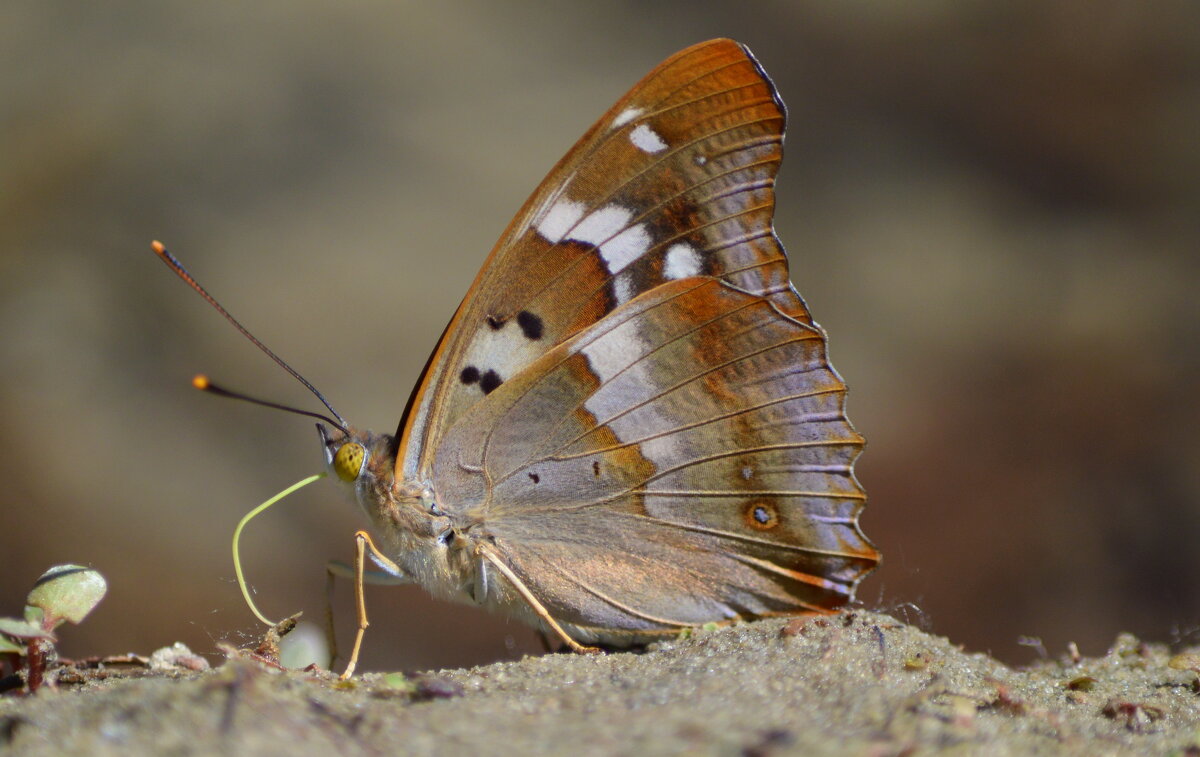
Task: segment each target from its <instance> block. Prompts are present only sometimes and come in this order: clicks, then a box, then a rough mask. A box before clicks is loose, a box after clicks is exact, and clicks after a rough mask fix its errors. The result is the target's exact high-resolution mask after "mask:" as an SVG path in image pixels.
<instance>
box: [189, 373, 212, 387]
mask: <svg viewBox="0 0 1200 757" xmlns="http://www.w3.org/2000/svg"><path fill="white" fill-rule="evenodd" d="M192 386H194V387H196V388H197V389H200V390H204V389H208V386H209V384H208V376H205V375H204V374H203V373H197V374H196V376H195V377H194V378H193V379H192Z"/></svg>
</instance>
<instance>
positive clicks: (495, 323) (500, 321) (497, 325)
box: [484, 315, 508, 331]
mask: <svg viewBox="0 0 1200 757" xmlns="http://www.w3.org/2000/svg"><path fill="white" fill-rule="evenodd" d="M484 320H486V321H487V325H489V326H491V327H492V331H499V330H500V329H501V328H503V327H504V324H505V323H507V322H508V319H507V318H497V317H496V316H494V315H489V316H488V317H487V318H485V319H484Z"/></svg>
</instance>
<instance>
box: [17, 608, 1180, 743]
mask: <svg viewBox="0 0 1200 757" xmlns="http://www.w3.org/2000/svg"><path fill="white" fill-rule="evenodd" d="M194 663H195V658H194V657H189V656H188V655H187V654H182V655H181V654H175V655H173V656H172V655H168V657H167V659H166V661H162V660H161V659H160V660H159V661H158V662H156V664H155V665H154V666H153V669H151V666H138V665H130V666H125V665H112V664H109V665H104V666H99V667H93V668H90V669H88V670H84V671H79V670H76V669H73V668H64V669H61V670H60V671H57V672H58V682H57V684H56V685H55V686H53V687H49V686H47V687H43V688H42V689H41V690H39V691H38V692H37V693H36V694H34V695H32V696H20V695H17V694H16V693H14V692H10V693H9V695H7V696H4V697H0V752H3V753H5V754H9V753H11V754H21V755H85V754H86V755H118V754H119V755H128V754H172V755H176V754H177V755H187V754H237V755H275V754H288V755H318V754H319V755H328V754H347V755H357V754H367V755H376V754H378V755H383V754H397V753H405V754H454V755H457V754H520V755H537V754H605V755H608V754H638V755H643V754H680V753H688V754H730V755H776V754H780V755H782V754H817V755H825V754H829V755H833V754H837V755H846V754H862V755H900V754H928V753H936V752H950V753H954V754H988V755H1006V754H1013V755H1018V754H1019V755H1030V754H1080V755H1084V754H1086V755H1096V754H1114V755H1120V754H1131V755H1132V754H1138V755H1145V754H1156V755H1169V754H1176V755H1200V683H1198V682H1197V678H1198V672H1197V667H1200V648H1193V649H1190V650H1175V651H1171V650H1169V649H1168V648H1167V647H1166V646H1163V645H1158V644H1147V643H1143V642H1141V641H1139V640H1137V639H1135V638H1133V637H1131V636H1125V635H1123V636H1121V637H1119V638H1118V639H1117V640H1116V641H1115V643H1114V644H1113V646H1112V648H1111V649H1110V651H1109V652H1108V653H1107V654H1106V655H1105V656H1103V657H1100V658H1094V659H1081V660H1071V659H1062V660H1058V661H1046V662H1045V663H1043V664H1040V665H1037V666H1035V667H1032V668H1028V669H1024V670H1013V669H1011V668H1008V667H1006V666H1005V665H1003V664H1001V663H999V662H997V661H996V660H994V659H992V658H990V657H987V656H985V655H982V654H970V653H966V652H964V651H962V650H961V649H959V648H958V647H956V646H955V645H953V644H951V643H950V642H949V641H947V640H946V639H944V638H939V637H935V636H931V635H930V634H928V633H926V632H924V631H921V630H919V629H917V628H914V627H912V626H909V625H905V624H904V623H901V622H899V621H897V620H895V619H893V618H891V617H889V616H886V615H882V614H877V613H870V612H861V611H860V612H852V613H845V614H841V615H834V616H830V617H827V618H820V619H815V620H813V619H810V620H808V621H807V622H802V621H798V620H793V621H786V620H772V621H762V622H757V623H750V624H746V625H741V626H737V627H733V628H725V629H720V630H714V631H700V632H696V633H694V634H692V635H691V636H690V637H689V638H683V639H678V640H673V641H669V642H663V643H659V644H656V645H653V646H652V647H650V648H649V649H648V650H646V651H645V652H643V653H612V654H605V655H598V656H577V655H572V654H553V655H547V656H543V657H529V658H526V659H523V660H520V661H518V662H504V663H496V664H493V665H487V666H483V667H477V668H471V669H463V670H439V671H434V672H423V673H411V674H405V675H401V674H397V673H393V674H379V673H368V674H364V675H361V676H359V677H356V678H355V679H354V680H352V681H349V682H339V681H338V680H337V678H336V676H334V675H332V674H328V673H324V672H318V673H313V672H300V671H281V670H278V669H276V668H274V667H272V666H270V665H268V664H264V663H263V662H261V661H259V660H256V659H254V658H253V657H252V656H250V655H248V654H246V653H237V652H233V651H230V652H229V658H228V659H227V661H226V662H225V663H224V664H222V665H221V666H219V667H217V668H216V669H213V670H207V671H200V672H195V671H189V670H187V667H188V665H193V666H194Z"/></svg>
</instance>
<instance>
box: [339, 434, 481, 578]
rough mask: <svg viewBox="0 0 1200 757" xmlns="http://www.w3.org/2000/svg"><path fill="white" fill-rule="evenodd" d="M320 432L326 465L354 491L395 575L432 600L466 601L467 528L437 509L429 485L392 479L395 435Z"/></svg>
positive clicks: (470, 571) (471, 575) (471, 573)
mask: <svg viewBox="0 0 1200 757" xmlns="http://www.w3.org/2000/svg"><path fill="white" fill-rule="evenodd" d="M320 430H321V441H322V445H323V447H324V452H325V462H326V466H327V467H328V468H329V471H330V473H332V474H333V475H334V476H336V477H337V478H338V479H339V480H341V481H342V482H344V483H346V484H348V485H350V487H351V488H352V489H353V491H354V495H355V499H356V500H357V501H358V503H359V506H360V507H361V508H362V510H363V512H364V513H365V514H366V516H367V518H368V519H369V520H370V522H371V525H372V526H373V529H372V530H373V532H374V534H375V535H376V536H377V537H378V538H379V540H380V542H381V543H380V544H379V546H380V547H381V548H382V550H383V552H384V553H386V554H387V555H389V556H390V557H391V558H392V559H393V560H394V561H395V563H396V567H398V568H399V569H400V571H401V572H400V574H399V575H398V577H401V578H404V579H406V580H408V581H410V582H412V583H417V584H421V585H422V586H424V587H426V589H428V590H429V591H430V592H431V593H432V594H434V595H436V596H440V597H443V598H448V599H457V600H469V598H470V594H471V586H472V584H473V583H474V568H473V566H474V562H475V561H473V560H471V559H470V556H469V550H468V549H467V546H468V541H469V540H468V539H467V538H465V531H466V530H467V527H468V524H466V523H462V522H457V521H458V520H460V519H455V518H453V517H451V516H450V515H448V514H446V513H445V512H442V511H441V510H439V509H438V506H437V504H436V500H435V497H434V493H433V490H432V488H431V487H430V486H429V485H428V483H425V482H419V481H403V480H401V481H397V480H396V478H395V474H394V470H395V462H396V451H395V445H394V443H393V437H391V436H390V435H388V434H376V433H374V432H371V431H357V430H355V429H352V428H351V429H347V430H345V431H343V430H341V429H332V430H330V429H327V428H325V427H324V426H321V427H320ZM383 567H385V568H386V566H383Z"/></svg>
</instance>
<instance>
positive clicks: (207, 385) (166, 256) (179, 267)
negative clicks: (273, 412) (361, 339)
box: [150, 241, 349, 431]
mask: <svg viewBox="0 0 1200 757" xmlns="http://www.w3.org/2000/svg"><path fill="white" fill-rule="evenodd" d="M150 248H151V249H152V250H154V254H155V255H157V256H158V257H159V259H160V260H162V262H164V263H166V264H167V268H170V269H171V270H172V271H174V272H175V275H176V276H178V277H179V278H181V279H183V280H184V282H185V283H186V284H187V285H188V286H190V287H191V288H192V289H194V290H196V293H197V294H199V295H200V296H201V297H203V298H204V300H205V302H207V303H208V304H209V305H212V306H213V308H215V309H216V311H217V312H218V313H220V314H221V315H223V316H225V320H227V321H229V322H230V323H232V324H233V327H234V328H235V329H237V330H238V331H240V332H241V334H242V336H244V337H246V338H247V339H249V340H250V341H251V343H253V344H254V346H255V347H258V348H259V349H260V350H262V351H263V352H265V353H266V354H267V357H269V358H271V359H272V360H274V361H275V362H276V363H277V364H278V365H279V366H280V367H281V368H283V369H284V370H285V371H287V372H288V373H290V374H291V375H292V376H293V377H294V378H295V379H296V380H297V381H299V382H300V383H301V384H304V386H305V388H306V389H308V391H310V392H312V393H313V396H315V397H316V398H317V399H319V400H320V401H321V404H322V405H324V406H325V407H326V408H328V409H329V412H330V413H332V414H333V417H334V418H336V419H337V420H336V421H335V420H333V419H331V418H328V417H326V416H324V415H321V414H319V413H310V412H308V411H307V410H299V409H297V408H294V407H289V406H287V405H280V404H277V403H274V402H268V401H266V400H260V399H255V398H254V397H250V396H248V395H245V394H240V393H238V392H232V391H230V390H228V389H225V388H222V387H219V386H217V385H216V384H213V383H211V382H210V381H209V380H208V378H207V377H206V376H197V377H196V378H194V379H193V380H192V385H193V386H195V387H196V388H197V389H201V390H204V391H206V392H212V393H213V394H218V395H221V396H222V397H231V398H233V399H240V400H244V401H246V402H251V403H254V404H255V405H262V406H264V407H271V408H275V409H277V410H285V411H287V412H290V413H297V414H299V415H307V416H311V417H314V418H320V419H321V420H323V421H327V422H329V423H331V424H333V425H334V426H337V427H338V428H340V429H341V430H342V431H346V430H347V429H348V428H349V426H348V424H347V423H346V421H345V419H343V418H342V416H341V415H339V414H338V411H336V410H334V409H333V405H331V404H329V400H327V399H325V395H323V394H321V393H320V392H319V391H317V388H316V387H315V386H313V385H312V384H311V383H309V381H308V379H306V378H304V377H303V376H301V375H300V373H299V372H298V371H297V370H296V369H295V368H293V367H292V366H290V365H288V364H287V363H285V362H284V361H283V358H281V357H279V356H278V355H276V354H275V353H274V352H272V351H271V350H270V348H268V347H267V345H265V344H263V343H262V342H260V341H259V340H258V338H257V337H256V336H254V335H253V334H251V333H250V332H249V331H248V330H247V329H246V327H245V326H243V325H242V324H240V323H238V321H237V319H236V318H234V317H233V316H232V315H230V314H229V311H228V310H226V309H225V308H223V307H221V303H219V302H217V300H216V298H215V297H213V296H212V295H211V294H209V293H208V290H206V289H205V288H204V287H202V286H200V284H199V283H198V282H197V281H196V280H195V279H194V278H192V275H191V274H190V273H188V272H187V269H186V268H184V267H183V264H182V263H180V262H179V260H178V259H177V258H176V257H175V256H174V255H172V254H171V253H169V252H167V248H166V247H164V246H163V243H162V242H159V241H154V242H151V243H150Z"/></svg>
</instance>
